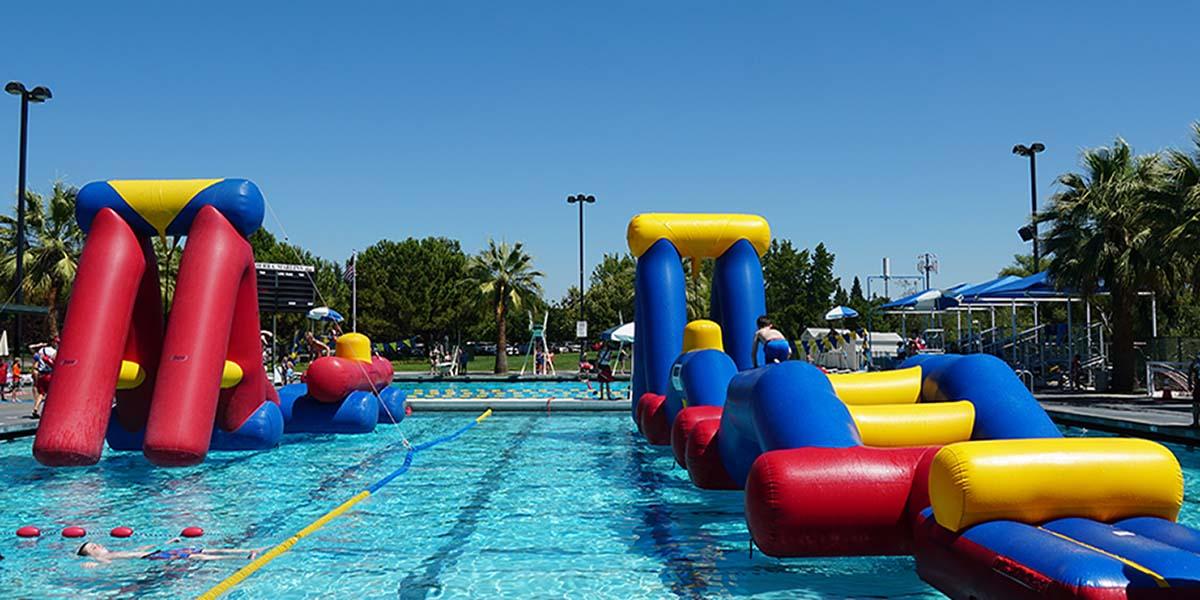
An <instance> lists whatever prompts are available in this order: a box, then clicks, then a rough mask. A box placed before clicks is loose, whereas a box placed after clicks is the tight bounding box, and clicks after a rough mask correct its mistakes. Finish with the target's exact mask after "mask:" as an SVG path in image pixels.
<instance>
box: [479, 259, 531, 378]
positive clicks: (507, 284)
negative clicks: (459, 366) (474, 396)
mask: <svg viewBox="0 0 1200 600" xmlns="http://www.w3.org/2000/svg"><path fill="white" fill-rule="evenodd" d="M469 265H470V266H469V272H470V274H471V278H472V279H473V280H474V281H475V282H476V283H477V284H478V286H479V292H480V293H481V294H482V295H483V297H484V299H485V300H486V301H487V302H488V306H489V307H491V308H492V310H493V311H494V314H495V317H496V368H495V372H496V373H507V372H508V355H507V354H506V352H505V349H506V348H507V347H508V327H507V320H508V315H509V311H510V310H519V309H520V308H521V306H522V304H523V303H525V302H528V301H530V300H532V299H534V298H538V297H540V296H541V292H542V285H541V283H539V282H538V280H539V279H541V278H542V272H541V271H538V270H536V269H534V268H533V257H532V256H530V255H529V254H527V253H526V252H525V248H524V245H523V244H521V242H517V243H516V244H513V245H509V244H508V243H507V242H501V243H500V244H497V243H496V240H492V239H489V240H488V245H487V248H484V249H483V250H481V251H480V252H479V254H477V255H475V256H473V257H471V260H470V263H469Z"/></svg>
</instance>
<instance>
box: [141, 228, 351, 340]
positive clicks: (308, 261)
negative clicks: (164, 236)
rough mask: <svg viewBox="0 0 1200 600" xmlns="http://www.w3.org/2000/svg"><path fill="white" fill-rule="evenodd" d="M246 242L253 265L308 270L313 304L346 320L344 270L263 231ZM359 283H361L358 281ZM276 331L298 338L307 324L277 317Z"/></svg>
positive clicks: (347, 290) (295, 318) (285, 316)
mask: <svg viewBox="0 0 1200 600" xmlns="http://www.w3.org/2000/svg"><path fill="white" fill-rule="evenodd" d="M249 241H250V248H251V250H252V251H253V252H254V260H255V261H257V262H270V263H283V264H294V265H309V266H312V267H313V268H314V272H313V274H312V278H313V284H314V286H315V287H316V289H317V298H316V302H317V304H318V305H321V304H324V305H326V306H329V307H331V308H334V309H335V310H337V311H338V312H340V313H342V314H343V315H346V318H350V286H349V284H347V283H346V281H345V279H344V278H343V277H342V274H343V272H344V269H343V267H342V266H341V265H340V264H338V263H336V262H333V261H331V260H326V259H324V258H321V257H319V256H317V255H315V254H313V253H312V252H311V251H309V250H307V249H305V248H302V247H300V246H298V245H295V244H292V243H290V242H288V241H280V240H279V239H277V238H276V237H275V236H274V235H273V234H271V232H269V231H267V230H266V229H265V228H259V229H258V230H257V231H255V232H254V233H252V234H250V238H249ZM159 264H160V268H161V266H162V262H161V261H160V263H159ZM359 283H360V284H361V283H362V282H361V279H360V282H359ZM360 288H361V285H360ZM360 291H361V289H360ZM359 312H362V311H361V310H360V311H359ZM279 327H280V330H281V331H288V330H291V331H293V332H296V333H295V334H294V335H298V332H299V331H300V330H302V329H304V328H305V327H307V322H306V321H305V318H304V315H303V314H283V315H279ZM285 335H286V334H285ZM279 342H280V343H284V340H282V339H281V340H279Z"/></svg>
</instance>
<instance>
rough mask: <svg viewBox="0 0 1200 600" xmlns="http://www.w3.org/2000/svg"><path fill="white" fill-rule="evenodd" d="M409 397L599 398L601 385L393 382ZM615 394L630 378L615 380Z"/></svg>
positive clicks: (623, 389) (622, 392)
mask: <svg viewBox="0 0 1200 600" xmlns="http://www.w3.org/2000/svg"><path fill="white" fill-rule="evenodd" d="M392 385H394V386H396V387H399V388H400V389H402V390H404V392H405V393H406V394H407V395H408V397H409V398H488V399H490V398H525V399H528V398H580V399H594V398H597V397H599V394H600V384H598V383H596V382H594V381H593V382H591V383H590V385H589V384H588V383H584V382H582V381H521V380H518V381H420V382H411V381H403V382H399V383H394V384H392ZM611 387H612V394H613V396H614V397H617V398H624V397H625V395H626V393H627V391H628V388H629V382H627V381H614V382H613V383H612V385H611Z"/></svg>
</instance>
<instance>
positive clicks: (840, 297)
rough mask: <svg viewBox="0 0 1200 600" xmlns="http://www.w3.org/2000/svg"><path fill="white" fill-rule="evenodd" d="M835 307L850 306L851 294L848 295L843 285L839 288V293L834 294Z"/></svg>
mask: <svg viewBox="0 0 1200 600" xmlns="http://www.w3.org/2000/svg"><path fill="white" fill-rule="evenodd" d="M833 305H834V306H849V305H850V294H848V293H846V288H844V287H842V286H841V285H838V286H837V291H836V292H834V293H833Z"/></svg>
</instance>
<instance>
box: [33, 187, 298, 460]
mask: <svg viewBox="0 0 1200 600" xmlns="http://www.w3.org/2000/svg"><path fill="white" fill-rule="evenodd" d="M263 210H264V201H263V197H262V193H261V192H259V190H258V187H257V186H255V185H254V184H253V183H251V182H249V181H247V180H244V179H196V180H138V181H129V180H121V181H117V180H114V181H102V182H94V183H89V184H88V185H86V186H84V187H83V188H82V189H80V191H79V195H78V202H77V205H76V219H77V220H78V222H79V225H80V227H81V228H82V229H83V230H84V231H85V232H86V233H87V240H86V242H85V243H84V249H83V254H82V256H81V258H80V261H79V269H78V275H77V276H76V280H75V286H74V288H73V290H72V295H71V301H70V303H69V305H68V307H67V316H66V322H65V326H64V328H63V333H62V341H61V344H60V347H59V349H58V357H57V361H56V364H55V372H54V380H53V383H52V384H51V387H50V391H49V395H48V397H47V400H46V409H45V413H44V414H43V416H42V422H41V425H40V427H39V428H38V432H37V437H36V440H35V441H34V447H33V453H34V456H35V457H36V458H37V459H38V461H40V462H42V463H43V464H47V465H86V464H93V463H95V462H96V461H97V460H99V458H100V453H101V450H102V447H103V444H104V440H105V438H106V437H107V438H108V441H109V444H110V445H111V446H112V447H113V448H116V449H128V450H135V449H136V450H142V451H143V453H144V454H145V455H146V457H147V458H148V459H149V460H150V461H151V462H153V463H155V464H159V465H167V466H176V465H190V464H196V463H198V462H200V461H202V460H203V459H204V456H205V455H206V454H207V452H208V451H209V450H210V449H257V448H269V447H272V446H274V445H276V444H277V443H278V442H279V438H280V436H281V435H282V433H283V418H282V415H281V413H280V412H279V405H278V400H277V398H276V397H275V390H274V388H273V387H272V386H270V385H269V384H268V382H267V378H266V372H265V371H264V369H263V366H262V347H261V342H260V340H259V320H258V290H257V286H256V283H255V273H254V256H253V253H252V251H251V249H250V244H249V242H247V241H246V236H248V235H249V234H250V233H252V232H253V231H254V230H256V229H257V228H258V227H259V226H260V225H261V223H262V217H263ZM156 235H157V236H166V235H175V236H185V235H186V236H187V238H188V241H187V245H186V246H185V248H184V250H183V255H182V258H181V261H180V266H179V274H178V277H177V279H176V282H175V293H174V297H173V300H172V303H171V310H170V313H169V314H168V316H167V319H166V322H165V323H164V322H163V302H162V298H161V296H160V291H159V274H158V270H157V264H156V258H155V255H154V251H153V248H152V247H151V243H150V242H151V238H152V237H153V236H156ZM114 397H115V398H116V402H115V404H114V402H113V398H114Z"/></svg>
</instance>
